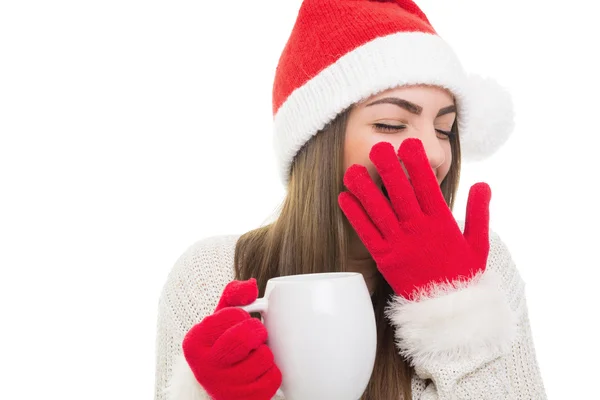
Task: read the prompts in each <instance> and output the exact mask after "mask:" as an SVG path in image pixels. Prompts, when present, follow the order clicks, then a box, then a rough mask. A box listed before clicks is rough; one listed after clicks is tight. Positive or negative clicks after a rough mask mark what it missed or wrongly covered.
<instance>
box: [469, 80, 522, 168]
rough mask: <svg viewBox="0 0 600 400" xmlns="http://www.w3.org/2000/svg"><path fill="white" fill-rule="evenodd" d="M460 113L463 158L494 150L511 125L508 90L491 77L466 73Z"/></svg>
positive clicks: (476, 157)
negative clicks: (467, 74)
mask: <svg viewBox="0 0 600 400" xmlns="http://www.w3.org/2000/svg"><path fill="white" fill-rule="evenodd" d="M465 92H466V93H465V94H466V95H465V96H464V97H465V99H464V100H465V104H464V106H463V107H462V110H463V111H464V113H463V114H462V115H461V118H460V121H459V133H460V138H461V139H460V145H461V153H462V157H463V159H464V160H465V161H478V160H482V159H485V158H487V157H489V156H491V155H492V154H494V153H495V152H496V151H497V150H498V149H499V148H500V147H501V146H502V145H503V144H504V143H505V142H506V141H507V140H508V138H509V137H510V135H511V133H512V131H513V129H514V108H513V102H512V98H511V95H510V93H509V92H508V91H507V90H506V89H505V88H503V87H502V86H500V85H499V84H498V83H497V82H496V81H495V80H493V79H491V78H484V77H481V76H479V75H470V76H469V77H468V79H467V87H466V91H465Z"/></svg>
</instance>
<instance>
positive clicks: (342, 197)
mask: <svg viewBox="0 0 600 400" xmlns="http://www.w3.org/2000/svg"><path fill="white" fill-rule="evenodd" d="M338 204H339V206H340V208H341V209H342V211H343V213H344V214H345V215H346V218H348V221H349V222H350V225H352V227H353V228H354V230H355V231H356V234H357V235H358V237H359V238H360V240H361V241H362V242H363V244H364V245H365V247H366V248H367V250H369V252H370V253H371V254H377V253H378V252H379V248H380V246H381V244H382V243H383V241H384V239H383V237H382V236H381V233H380V232H379V230H378V229H377V227H376V226H375V224H374V223H373V221H372V220H371V218H370V217H369V215H368V214H367V212H366V211H365V209H364V208H363V206H362V205H361V204H360V202H359V201H358V199H357V198H356V197H355V196H354V195H353V194H352V193H349V192H342V193H340V194H339V196H338Z"/></svg>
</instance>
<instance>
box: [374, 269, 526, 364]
mask: <svg viewBox="0 0 600 400" xmlns="http://www.w3.org/2000/svg"><path fill="white" fill-rule="evenodd" d="M515 314H516V313H515V312H514V311H513V310H512V309H511V308H510V306H509V304H508V301H507V299H506V297H505V295H504V293H503V292H502V291H501V289H500V286H499V278H498V276H497V275H496V274H495V273H493V272H492V271H487V272H485V273H483V274H481V273H480V274H478V275H476V276H475V277H474V278H473V279H471V280H470V281H466V282H465V281H455V282H450V283H445V284H437V285H434V286H432V287H431V288H429V289H428V290H427V291H426V292H425V291H424V292H422V293H420V294H419V295H418V296H416V297H415V300H412V301H411V300H407V299H405V298H403V297H400V296H394V298H393V299H392V300H391V302H390V305H389V307H388V309H387V313H386V315H387V317H388V318H389V319H390V321H391V322H392V324H393V325H394V327H395V328H396V340H397V346H398V348H399V350H400V352H401V354H403V355H404V356H406V357H407V358H408V359H410V360H411V361H412V363H413V365H423V364H428V363H430V362H433V361H438V362H454V361H460V360H464V359H469V358H471V357H476V356H484V357H485V356H487V355H490V354H497V353H499V352H500V353H505V352H508V351H509V350H510V346H511V344H512V342H513V341H514V339H515V335H516V328H517V318H516V315H515Z"/></svg>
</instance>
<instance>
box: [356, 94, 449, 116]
mask: <svg viewBox="0 0 600 400" xmlns="http://www.w3.org/2000/svg"><path fill="white" fill-rule="evenodd" d="M377 104H393V105H395V106H398V107H400V108H403V109H405V110H406V111H408V112H410V113H412V114H416V115H421V112H422V111H423V107H421V106H419V105H418V104H415V103H411V102H410V101H408V100H404V99H400V98H398V97H384V98H383V99H379V100H375V101H374V102H372V103H369V104H367V105H366V106H365V107H370V106H374V105H377ZM455 112H456V105H455V104H452V105H450V106H447V107H444V108H442V109H441V110H440V111H439V112H438V114H437V116H436V117H441V116H442V115H446V114H450V113H455Z"/></svg>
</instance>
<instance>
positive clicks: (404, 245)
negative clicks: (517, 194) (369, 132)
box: [338, 138, 491, 299]
mask: <svg viewBox="0 0 600 400" xmlns="http://www.w3.org/2000/svg"><path fill="white" fill-rule="evenodd" d="M369 158H370V159H371V161H372V162H373V164H374V165H375V167H376V168H377V171H378V173H379V175H380V176H381V179H382V181H383V184H384V185H385V188H386V190H387V193H388V196H389V201H388V199H386V197H385V196H384V194H383V193H382V191H381V190H380V189H379V188H378V187H377V185H376V184H375V183H374V182H373V180H372V179H371V177H370V176H369V174H368V172H367V169H366V168H365V167H364V166H362V165H353V166H351V167H350V168H348V170H347V171H346V174H345V175H344V184H345V185H346V187H347V188H348V189H349V190H350V192H343V193H340V195H339V198H338V202H339V205H340V207H341V209H342V210H343V212H344V214H345V215H346V217H347V218H348V220H349V221H350V223H351V225H352V226H353V228H354V230H355V231H356V233H357V234H358V236H359V237H360V239H361V241H362V242H363V243H364V245H365V247H366V248H367V250H368V251H369V253H370V254H371V256H372V257H373V259H374V260H375V262H376V263H377V268H378V269H379V271H380V272H381V274H382V275H383V276H384V278H385V279H386V281H387V282H388V283H389V284H390V286H391V287H392V288H393V289H394V291H395V292H396V294H398V295H400V296H402V297H404V298H407V299H413V298H414V297H415V296H416V295H417V294H418V293H419V291H420V290H427V289H428V288H429V287H430V286H431V285H432V284H435V283H441V282H447V281H448V282H450V281H453V280H456V279H462V280H467V279H469V278H471V277H472V276H473V275H474V274H476V273H477V272H479V271H482V270H484V269H485V266H486V262H487V257H488V251H489V202H490V198H491V190H490V187H489V186H488V185H487V184H486V183H483V182H480V183H477V184H475V185H473V186H472V187H471V189H470V191H469V198H468V201H467V213H466V219H465V228H464V234H463V233H462V232H461V230H460V227H459V226H458V224H457V223H456V221H455V219H454V217H453V216H452V212H451V210H450V208H449V207H448V205H447V204H446V202H445V201H444V197H443V194H442V191H441V190H440V186H439V184H438V182H437V179H436V177H435V174H434V173H433V170H432V168H431V166H430V165H429V161H428V160H427V156H426V154H425V149H424V148H423V144H422V143H421V141H420V140H419V139H413V138H410V139H406V140H404V141H403V142H402V144H401V145H400V149H399V150H398V154H397V155H396V153H395V151H394V148H393V146H392V145H391V144H390V143H386V142H381V143H377V144H375V145H374V146H373V148H372V149H371V152H370V154H369ZM398 158H400V160H401V161H402V163H403V164H404V167H405V168H406V171H407V172H408V175H409V176H410V178H407V176H406V174H405V173H404V171H403V169H402V165H401V163H400V162H399V160H398ZM409 179H410V180H409Z"/></svg>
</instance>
